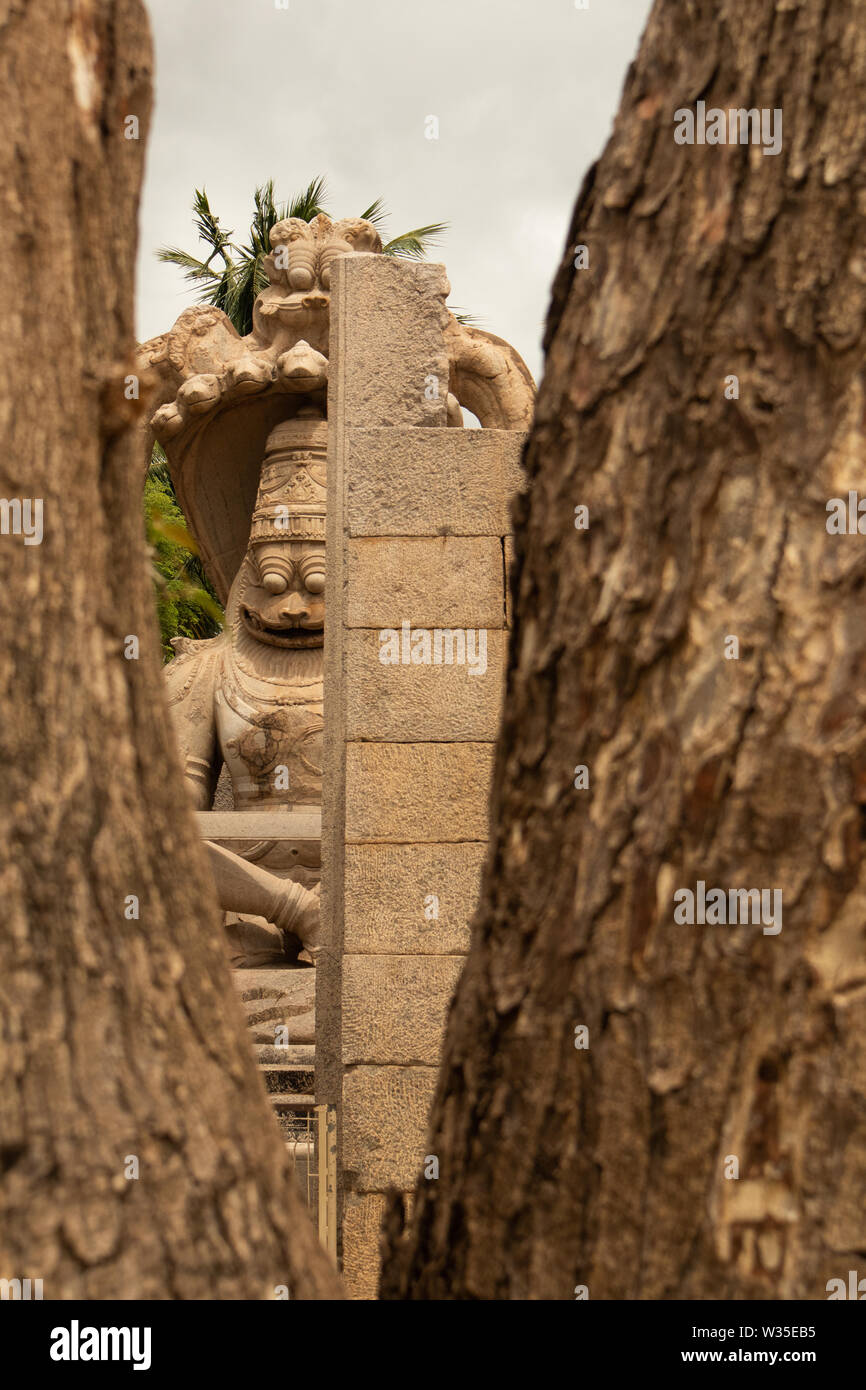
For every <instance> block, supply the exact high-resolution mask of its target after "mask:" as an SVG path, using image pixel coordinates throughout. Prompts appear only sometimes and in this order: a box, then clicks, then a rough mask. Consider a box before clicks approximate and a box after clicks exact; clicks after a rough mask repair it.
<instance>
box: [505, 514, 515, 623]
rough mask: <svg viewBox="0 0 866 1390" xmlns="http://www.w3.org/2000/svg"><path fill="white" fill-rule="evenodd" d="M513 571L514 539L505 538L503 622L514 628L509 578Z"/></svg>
mask: <svg viewBox="0 0 866 1390" xmlns="http://www.w3.org/2000/svg"><path fill="white" fill-rule="evenodd" d="M513 571H514V537H513V536H506V537H505V622H506V626H507V627H509V628H511V627H513V626H514V611H513V609H514V605H513V603H512V602H511V576H512V573H513Z"/></svg>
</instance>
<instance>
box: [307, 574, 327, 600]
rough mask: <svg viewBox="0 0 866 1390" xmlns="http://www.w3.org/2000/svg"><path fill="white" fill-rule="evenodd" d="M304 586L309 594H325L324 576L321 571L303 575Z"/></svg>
mask: <svg viewBox="0 0 866 1390" xmlns="http://www.w3.org/2000/svg"><path fill="white" fill-rule="evenodd" d="M304 585H305V586H306V588H307V590H308V592H309V593H311V594H323V593H324V592H325V576H324V575H323V574H322V571H321V570H311V571H310V573H309V574H305V575H304Z"/></svg>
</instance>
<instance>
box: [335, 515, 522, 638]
mask: <svg viewBox="0 0 866 1390" xmlns="http://www.w3.org/2000/svg"><path fill="white" fill-rule="evenodd" d="M346 555H347V564H348V584H349V592H348V598H347V605H346V608H347V612H346V622H347V625H348V626H349V627H374V628H383V627H390V628H399V626H400V624H401V623H402V622H403V621H406V622H409V623H411V625H412V627H413V628H414V627H426V628H435V627H440V628H445V627H449V628H451V627H464V628H467V627H468V628H478V627H484V628H497V627H504V626H505V592H504V582H503V573H504V566H503V560H502V544H501V542H500V540H499V538H498V537H496V536H433V537H423V538H421V537H405V538H392V537H386V538H384V539H369V538H368V539H360V540H350V541H349V542H348V543H347V546H346Z"/></svg>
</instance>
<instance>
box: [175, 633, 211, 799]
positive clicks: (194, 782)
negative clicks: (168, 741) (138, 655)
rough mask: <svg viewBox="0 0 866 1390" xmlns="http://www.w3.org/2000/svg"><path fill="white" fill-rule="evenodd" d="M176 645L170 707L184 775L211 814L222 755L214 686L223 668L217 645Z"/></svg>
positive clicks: (191, 789) (178, 643) (190, 787)
mask: <svg viewBox="0 0 866 1390" xmlns="http://www.w3.org/2000/svg"><path fill="white" fill-rule="evenodd" d="M220 640H221V639H220V638H210V639H208V640H206V641H204V642H193V641H186V640H185V641H184V642H183V645H181V643H180V642H177V641H176V642H175V646H176V648H177V650H178V652H179V654H178V656H176V657H175V659H174V661H170V662H169V664H168V666H166V668H165V685H166V693H167V695H168V704H169V709H170V712H171V717H172V723H173V725H174V731H175V736H176V738H177V742H178V747H179V748H180V755H181V759H182V761H183V770H184V776H185V778H186V784H187V788H188V790H189V794H190V797H191V799H192V801H193V804H194V805H195V808H196V810H197V811H209V810H210V808H211V805H212V803H213V796H214V792H215V790H216V784H217V780H218V778H219V772H220V765H221V761H222V759H221V756H220V751H219V744H218V740H217V730H216V718H215V713H214V687H215V684H216V678H217V671H218V668H219V655H218V648H217V646H216V644H218V643H219V642H220Z"/></svg>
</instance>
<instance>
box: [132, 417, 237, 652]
mask: <svg viewBox="0 0 866 1390" xmlns="http://www.w3.org/2000/svg"><path fill="white" fill-rule="evenodd" d="M144 525H145V534H146V536H147V541H148V545H149V546H150V548H151V554H152V557H153V581H154V588H155V591H156V608H157V615H158V617H159V629H160V634H161V637H162V654H163V659H164V660H165V661H171V659H172V657H173V656H174V649H173V647H172V645H171V639H172V637H215V636H216V634H217V633H218V632H220V631H221V630H222V625H223V621H224V615H223V610H222V608H221V606H220V603H219V601H218V599H217V596H216V594H215V593H214V591H213V589H212V587H211V585H210V583H209V581H208V578H207V576H206V574H205V572H204V570H203V568H202V564H201V560H200V559H199V554H198V547H197V546H196V543H195V540H194V539H193V537H192V536H191V535H190V532H189V530H188V528H187V524H186V520H185V518H184V515H183V512H182V511H181V509H180V505H179V504H178V500H177V497H176V496H175V492H174V488H173V487H172V482H171V475H170V473H169V471H168V465H167V463H166V460H165V454H164V453H163V452H162V450H161V449H160V447H159V445H158V444H157V445H155V446H154V450H153V455H152V458H151V462H150V467H149V469H148V472H147V478H146V480H145V484H144Z"/></svg>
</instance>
